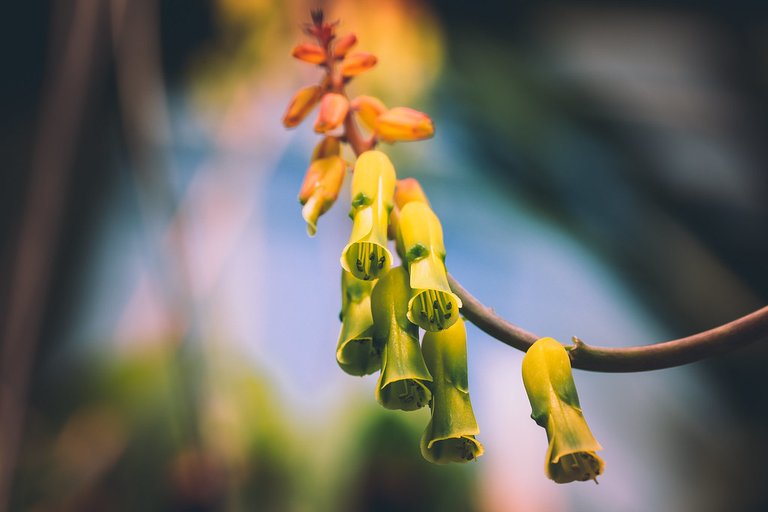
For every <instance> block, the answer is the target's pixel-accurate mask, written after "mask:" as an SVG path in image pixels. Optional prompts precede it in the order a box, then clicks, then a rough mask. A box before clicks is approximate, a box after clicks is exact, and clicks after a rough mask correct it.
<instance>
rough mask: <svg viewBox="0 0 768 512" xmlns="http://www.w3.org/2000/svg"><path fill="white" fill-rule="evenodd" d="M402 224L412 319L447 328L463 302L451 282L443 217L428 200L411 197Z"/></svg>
mask: <svg viewBox="0 0 768 512" xmlns="http://www.w3.org/2000/svg"><path fill="white" fill-rule="evenodd" d="M398 228H399V237H400V242H401V247H402V249H403V252H404V254H405V260H406V261H407V262H408V272H409V273H410V275H411V288H412V289H413V297H412V298H411V300H410V302H409V303H408V319H409V320H410V321H411V322H413V323H415V324H416V325H418V326H419V327H421V328H422V329H424V330H425V331H440V330H443V329H447V328H449V327H450V326H451V325H453V324H454V322H456V321H457V320H458V318H459V308H460V307H461V306H462V303H461V299H459V297H458V296H457V295H456V294H455V293H453V292H452V291H451V287H450V286H449V285H448V274H447V271H446V269H445V245H443V228H442V227H441V226H440V221H439V220H438V219H437V215H435V214H434V212H433V211H432V210H431V209H430V208H429V206H428V205H427V204H426V203H422V202H421V201H411V202H409V203H407V204H406V205H405V206H404V207H403V209H402V210H400V216H399V218H398Z"/></svg>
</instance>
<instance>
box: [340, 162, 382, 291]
mask: <svg viewBox="0 0 768 512" xmlns="http://www.w3.org/2000/svg"><path fill="white" fill-rule="evenodd" d="M395 179H396V178H395V168H394V167H393V166H392V162H390V161H389V158H388V157H387V155H385V154H384V153H382V152H381V151H366V152H364V153H363V154H361V155H360V156H359V157H358V159H357V162H356V163H355V172H354V174H353V175H352V211H351V212H350V216H351V217H352V221H353V223H352V234H351V235H350V237H349V243H348V244H347V245H346V247H344V250H343V251H342V253H341V266H342V268H344V270H346V271H347V272H351V273H352V275H354V276H355V277H356V278H358V279H363V280H365V281H368V280H371V279H378V278H379V277H381V276H383V275H384V274H386V273H387V272H388V271H389V267H390V266H391V265H392V254H391V253H390V252H389V249H388V248H387V223H388V220H389V212H390V210H391V209H392V196H393V195H394V192H395Z"/></svg>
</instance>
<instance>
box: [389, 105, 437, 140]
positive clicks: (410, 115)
mask: <svg viewBox="0 0 768 512" xmlns="http://www.w3.org/2000/svg"><path fill="white" fill-rule="evenodd" d="M434 134H435V126H434V125H433V124H432V120H431V119H430V118H429V116H428V115H427V114H425V113H424V112H419V111H418V110H413V109H412V108H407V107H395V108H393V109H390V110H388V111H386V112H385V113H383V114H381V115H380V116H379V117H378V118H377V119H376V135H378V137H379V138H380V139H381V140H383V141H386V142H396V141H414V140H423V139H428V138H430V137H432V136H433V135H434Z"/></svg>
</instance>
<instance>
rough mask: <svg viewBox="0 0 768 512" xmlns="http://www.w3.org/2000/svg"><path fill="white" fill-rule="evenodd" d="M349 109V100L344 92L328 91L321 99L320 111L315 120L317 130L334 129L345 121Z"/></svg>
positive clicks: (323, 131)
mask: <svg viewBox="0 0 768 512" xmlns="http://www.w3.org/2000/svg"><path fill="white" fill-rule="evenodd" d="M348 111H349V100H347V98H346V97H345V96H344V95H343V94H337V93H335V92H328V93H325V94H324V95H323V99H322V100H320V112H319V113H318V115H317V121H315V131H316V132H317V133H325V132H327V131H330V130H333V129H334V128H337V127H338V126H340V125H341V123H343V122H344V118H345V117H347V112H348Z"/></svg>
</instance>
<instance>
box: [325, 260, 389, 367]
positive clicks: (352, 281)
mask: <svg viewBox="0 0 768 512" xmlns="http://www.w3.org/2000/svg"><path fill="white" fill-rule="evenodd" d="M372 289H373V283H372V282H371V281H361V280H360V279H356V278H355V277H354V276H352V274H350V273H349V272H347V271H345V270H342V271H341V332H340V333H339V342H338V346H337V348H336V362H338V363H339V366H340V367H341V369H342V370H344V371H345V372H347V373H348V374H350V375H368V374H371V373H373V372H375V371H376V370H378V369H380V368H381V348H380V347H379V346H378V345H377V344H376V343H374V341H373V316H372V315H371V290H372Z"/></svg>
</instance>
